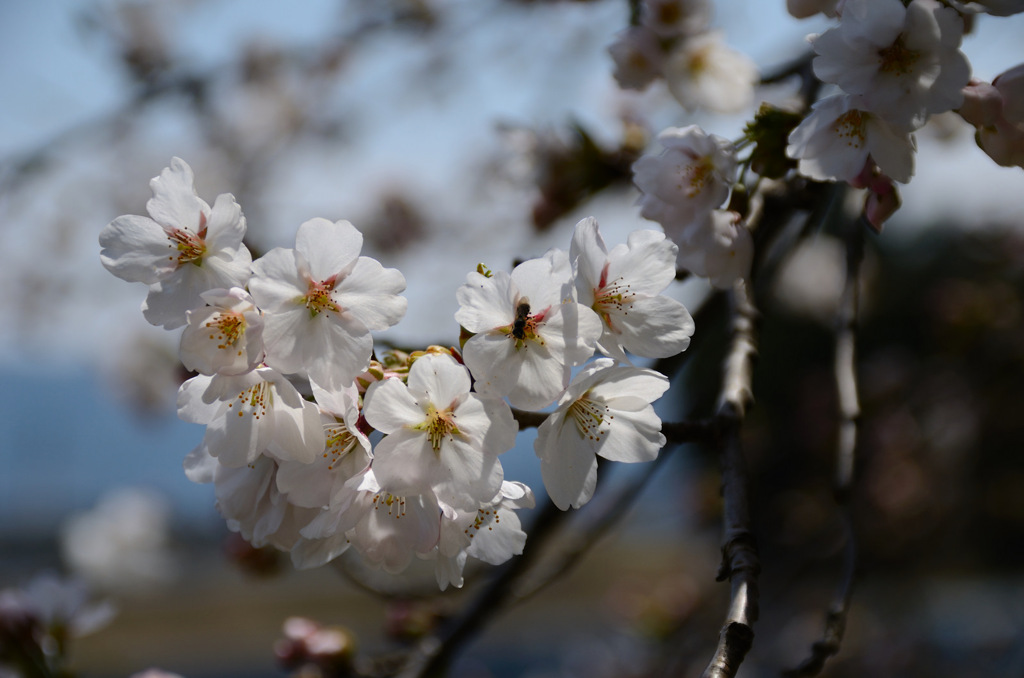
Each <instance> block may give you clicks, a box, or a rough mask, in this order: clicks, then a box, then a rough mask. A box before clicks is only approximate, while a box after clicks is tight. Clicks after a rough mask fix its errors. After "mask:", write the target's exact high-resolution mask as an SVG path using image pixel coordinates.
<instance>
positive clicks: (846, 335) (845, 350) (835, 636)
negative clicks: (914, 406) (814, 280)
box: [783, 223, 864, 678]
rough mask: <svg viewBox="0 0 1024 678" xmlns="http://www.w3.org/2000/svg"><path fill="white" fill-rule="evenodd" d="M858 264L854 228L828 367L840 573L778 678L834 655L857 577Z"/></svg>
mask: <svg viewBox="0 0 1024 678" xmlns="http://www.w3.org/2000/svg"><path fill="white" fill-rule="evenodd" d="M863 259H864V230H863V228H862V227H861V224H859V223H855V224H853V225H852V227H851V231H850V233H849V235H848V237H847V241H846V283H845V285H844V287H843V297H842V301H841V303H840V306H839V313H838V315H837V322H836V330H835V333H836V337H835V361H834V365H833V369H834V374H835V381H836V392H837V395H838V398H837V400H838V409H839V433H838V436H837V441H836V477H835V498H836V503H837V504H838V507H839V512H840V515H841V517H842V522H843V531H844V532H845V536H846V546H845V548H844V549H843V573H842V576H841V578H840V581H839V584H838V586H837V587H836V592H835V595H834V596H833V599H832V604H831V605H830V606H829V609H828V613H827V615H826V617H825V629H824V631H823V632H822V636H821V639H820V640H817V641H815V642H814V644H813V645H812V646H811V654H810V656H808V657H807V658H806V659H804V661H803V662H801V664H800V665H799V666H798V667H796V668H795V669H791V670H789V671H786V672H784V673H783V675H784V676H786V678H805V677H807V676H816V675H818V674H819V673H821V670H822V669H823V668H824V667H825V662H826V661H828V659H829V657H831V656H833V655H835V654H836V653H838V652H839V648H840V646H841V644H842V640H843V634H844V632H845V631H846V618H847V615H848V614H849V610H850V598H851V595H852V593H853V584H854V581H855V580H856V578H857V572H858V557H857V539H856V531H855V528H854V521H853V507H852V500H851V490H852V486H853V477H854V470H855V466H856V450H857V441H858V433H859V429H860V414H861V412H860V398H859V396H858V388H857V373H856V350H855V349H856V323H857V310H858V306H859V298H858V297H859V287H860V284H859V283H860V265H861V262H862V261H863Z"/></svg>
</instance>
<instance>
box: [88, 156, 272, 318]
mask: <svg viewBox="0 0 1024 678" xmlns="http://www.w3.org/2000/svg"><path fill="white" fill-rule="evenodd" d="M149 185H150V187H151V188H152V189H153V197H152V198H150V200H149V202H147V203H146V210H147V211H148V212H149V214H150V217H151V218H150V217H142V216H137V215H134V214H129V215H124V216H120V217H118V218H116V219H114V220H113V221H112V222H110V223H109V224H107V225H106V227H104V228H103V230H102V231H100V246H101V247H102V248H103V249H102V251H101V252H100V260H101V261H102V262H103V265H104V266H105V267H106V269H107V270H108V271H110V272H111V273H113V274H114V275H116V276H117V277H118V278H121V279H122V280H127V281H128V282H141V283H145V284H146V285H149V295H148V296H147V297H146V301H145V302H143V304H142V313H143V315H145V317H146V320H148V321H149V322H150V323H152V324H154V325H161V326H163V327H165V328H167V329H174V328H175V327H181V326H182V325H184V324H185V312H186V311H188V310H189V309H191V308H195V307H197V306H200V305H202V303H203V302H202V300H201V299H200V295H201V294H202V293H203V292H205V291H207V290H211V289H215V288H230V287H245V284H246V281H247V280H248V279H249V265H250V264H251V263H252V255H250V254H249V250H248V249H247V248H246V247H245V245H244V244H243V243H242V237H243V236H244V235H245V217H244V216H242V210H241V208H240V207H239V206H238V203H236V202H235V199H234V198H233V197H232V196H231V194H229V193H222V194H221V195H219V196H217V200H216V201H215V202H214V204H213V207H212V208H211V207H210V206H209V205H208V204H206V202H205V201H203V200H202V198H200V197H199V196H198V195H197V194H196V189H195V186H194V182H193V175H192V168H191V167H189V166H188V164H187V163H186V162H185V161H184V160H182V159H181V158H173V159H172V160H171V166H170V167H168V168H166V169H164V171H163V172H161V173H160V176H158V177H156V178H154V179H153V180H152V181H150V182H149Z"/></svg>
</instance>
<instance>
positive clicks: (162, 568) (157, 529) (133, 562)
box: [60, 487, 176, 593]
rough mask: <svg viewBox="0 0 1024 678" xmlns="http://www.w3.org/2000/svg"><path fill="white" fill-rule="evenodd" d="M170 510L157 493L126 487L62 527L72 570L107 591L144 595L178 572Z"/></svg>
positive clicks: (66, 557) (64, 550) (64, 552)
mask: <svg viewBox="0 0 1024 678" xmlns="http://www.w3.org/2000/svg"><path fill="white" fill-rule="evenodd" d="M170 518H171V515H170V507H169V506H168V504H167V502H166V500H164V499H163V498H162V497H161V496H160V495H158V494H156V493H154V492H153V491H148V490H146V489H144V488H138V487H124V488H119V489H117V490H114V491H112V492H110V493H108V494H106V495H104V496H103V497H102V498H101V499H100V501H99V502H98V503H97V504H96V506H95V507H93V508H92V509H90V510H88V511H85V512H82V513H78V514H76V515H73V516H71V517H70V518H68V520H67V521H65V522H64V524H63V525H62V526H61V535H60V537H61V539H60V545H61V553H62V555H63V556H64V560H65V561H66V562H67V564H68V565H69V566H70V568H71V569H72V570H73V571H74V572H75V573H76V574H78V575H79V576H81V577H83V578H84V579H85V580H87V581H88V582H90V583H91V584H93V585H95V586H99V587H102V588H103V589H105V590H108V591H118V592H126V593H142V592H145V591H147V590H152V589H153V588H155V587H158V586H160V585H163V584H166V583H167V582H169V581H170V580H171V579H172V578H173V577H174V574H175V569H176V568H175V562H174V559H173V557H172V556H171V552H170Z"/></svg>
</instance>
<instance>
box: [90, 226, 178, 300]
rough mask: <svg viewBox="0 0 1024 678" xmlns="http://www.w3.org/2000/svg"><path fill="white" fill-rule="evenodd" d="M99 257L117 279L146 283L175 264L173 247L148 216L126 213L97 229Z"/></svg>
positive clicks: (167, 272)
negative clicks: (98, 230)
mask: <svg viewBox="0 0 1024 678" xmlns="http://www.w3.org/2000/svg"><path fill="white" fill-rule="evenodd" d="M100 247H101V248H102V250H101V251H100V261H101V262H102V263H103V266H104V267H106V269H107V270H108V271H110V272H111V273H113V274H114V275H116V276H117V277H118V278H120V279H121V280H127V281H128V282H141V283H146V284H147V285H152V284H153V283H155V282H157V281H158V280H160V279H161V278H162V277H164V276H166V275H168V274H170V273H171V272H172V271H174V270H175V269H177V268H178V255H177V250H176V249H175V248H174V247H172V246H171V241H170V240H168V238H167V232H166V231H164V229H163V228H162V227H161V226H160V225H159V224H158V223H156V222H155V221H153V220H152V219H147V218H146V217H140V216H136V215H134V214H129V215H125V216H121V217H118V218H117V219H114V220H113V221H111V222H110V223H109V224H107V225H106V226H105V227H104V228H103V230H102V231H100Z"/></svg>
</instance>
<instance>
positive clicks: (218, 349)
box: [180, 287, 263, 375]
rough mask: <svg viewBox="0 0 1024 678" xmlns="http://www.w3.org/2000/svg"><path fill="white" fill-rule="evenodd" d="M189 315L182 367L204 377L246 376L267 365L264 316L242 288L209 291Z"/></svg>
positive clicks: (185, 332) (183, 338)
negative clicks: (264, 348) (219, 375)
mask: <svg viewBox="0 0 1024 678" xmlns="http://www.w3.org/2000/svg"><path fill="white" fill-rule="evenodd" d="M200 297H201V298H202V300H203V301H204V302H206V305H205V306H203V307H200V308H194V309H192V310H190V311H187V312H186V313H185V318H186V321H187V323H188V325H187V326H186V327H185V331H184V332H183V333H182V335H181V350H180V356H181V363H182V365H184V366H185V367H186V368H187V369H189V370H192V371H195V372H199V373H200V374H209V375H212V374H243V373H245V372H249V371H251V370H254V369H256V367H257V366H258V365H259V364H260V363H261V362H262V361H263V314H262V313H260V310H259V309H258V308H256V304H254V303H253V301H252V297H250V296H249V293H248V292H246V291H245V290H243V289H242V288H240V287H232V288H231V289H230V290H222V289H216V290H208V291H206V292H203V293H202V294H201V295H200Z"/></svg>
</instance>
